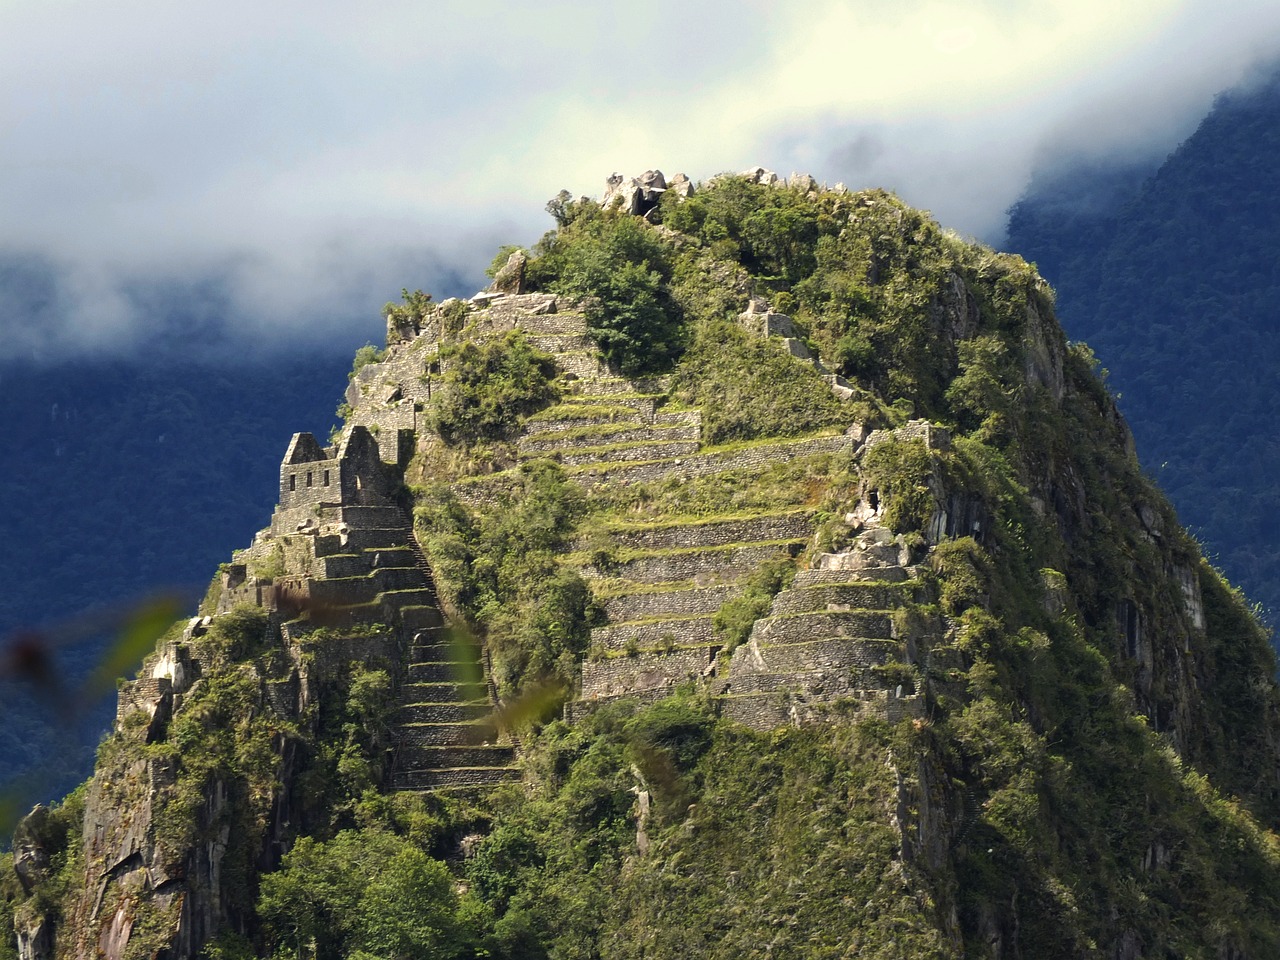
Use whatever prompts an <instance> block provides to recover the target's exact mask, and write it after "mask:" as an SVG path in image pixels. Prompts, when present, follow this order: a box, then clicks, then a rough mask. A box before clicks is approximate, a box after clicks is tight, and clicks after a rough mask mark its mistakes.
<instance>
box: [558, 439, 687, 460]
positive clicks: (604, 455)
mask: <svg viewBox="0 0 1280 960" xmlns="http://www.w3.org/2000/svg"><path fill="white" fill-rule="evenodd" d="M645 440H646V441H648V442H639V443H631V444H627V445H626V446H622V447H609V448H608V449H590V448H587V449H584V450H563V451H562V452H561V453H559V454H558V455H556V459H557V460H559V461H560V462H561V463H563V464H564V465H565V466H567V467H578V466H585V465H589V464H595V463H630V462H632V461H635V460H645V461H647V460H656V459H658V458H660V457H687V456H690V455H691V454H695V453H697V452H698V441H697V440H676V439H671V440H653V439H651V438H645ZM612 442H613V441H612V440H610V443H612ZM605 446H608V445H607V444H605Z"/></svg>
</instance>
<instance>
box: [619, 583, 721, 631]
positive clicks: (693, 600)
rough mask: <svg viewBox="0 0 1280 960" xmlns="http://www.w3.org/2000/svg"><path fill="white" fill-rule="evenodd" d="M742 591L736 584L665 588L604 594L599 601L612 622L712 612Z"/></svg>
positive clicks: (700, 614)
mask: <svg viewBox="0 0 1280 960" xmlns="http://www.w3.org/2000/svg"><path fill="white" fill-rule="evenodd" d="M741 593H742V587H741V586H739V585H737V584H724V585H722V586H715V587H696V588H694V589H692V590H662V591H657V592H651V593H627V594H621V595H619V596H613V597H605V598H603V599H602V600H601V601H600V603H601V606H603V607H604V612H605V616H607V617H608V618H609V620H610V621H611V622H612V623H622V622H625V621H627V620H642V619H644V618H645V617H663V616H665V617H674V616H686V617H688V616H710V615H711V614H713V613H715V612H716V611H717V610H719V609H720V607H721V605H722V604H723V603H724V602H725V601H726V600H731V599H733V598H734V597H736V596H738V595H739V594H741Z"/></svg>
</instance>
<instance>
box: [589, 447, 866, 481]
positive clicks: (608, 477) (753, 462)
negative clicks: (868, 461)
mask: <svg viewBox="0 0 1280 960" xmlns="http://www.w3.org/2000/svg"><path fill="white" fill-rule="evenodd" d="M852 446H853V445H852V441H851V440H850V439H849V438H848V437H845V436H843V435H841V436H834V437H813V438H810V439H808V440H793V441H788V442H784V443H774V444H768V445H761V446H758V447H747V448H746V449H742V450H732V451H725V452H721V453H700V454H694V455H693V456H689V457H683V458H679V459H676V460H670V461H659V462H655V463H640V464H634V465H632V466H620V467H601V468H597V469H594V470H592V469H584V470H582V471H578V472H576V473H575V475H574V479H575V480H577V481H578V482H579V483H581V484H583V485H584V486H587V487H592V486H596V485H598V484H601V483H643V482H645V481H649V480H661V479H664V478H665V477H669V476H672V475H677V474H678V475H679V476H682V477H694V476H702V475H704V474H708V473H723V472H724V471H727V470H747V469H752V468H759V467H763V466H766V465H767V464H771V463H789V462H790V461H792V460H798V459H800V458H801V457H809V456H814V455H816V454H823V453H841V452H848V451H850V450H852Z"/></svg>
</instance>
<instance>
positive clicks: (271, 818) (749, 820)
mask: <svg viewBox="0 0 1280 960" xmlns="http://www.w3.org/2000/svg"><path fill="white" fill-rule="evenodd" d="M549 209H550V211H551V213H552V215H553V217H554V218H555V220H556V229H555V230H553V231H552V232H551V233H549V234H547V235H546V236H545V237H544V238H543V239H542V240H541V241H540V242H539V243H538V244H537V245H536V246H535V247H533V248H532V249H530V250H527V251H515V252H512V251H503V252H502V253H501V254H500V255H499V256H498V258H497V259H496V260H495V262H494V268H493V272H494V274H495V279H494V288H493V290H491V291H490V292H488V293H486V294H484V295H481V296H477V297H476V298H473V299H472V300H471V301H468V302H463V301H459V300H450V301H446V302H445V303H442V304H434V303H432V302H431V301H430V299H429V298H428V297H426V296H425V295H421V294H414V295H410V296H409V297H408V298H407V299H406V302H405V303H404V304H403V305H402V306H401V307H399V308H397V309H396V310H393V311H391V313H390V315H389V317H388V349H387V351H386V352H385V353H382V354H378V353H374V352H373V351H366V352H362V354H361V356H360V357H358V367H359V368H358V369H357V371H356V372H355V375H354V376H353V378H352V380H351V382H350V384H349V385H348V387H347V392H346V394H345V407H344V412H345V414H346V426H345V428H344V430H343V432H342V435H341V436H340V437H338V438H337V442H336V443H335V444H333V445H331V446H324V445H322V443H321V441H319V440H317V439H316V438H315V437H313V436H311V435H309V434H303V433H300V434H296V435H295V436H294V438H293V440H292V441H291V442H290V443H289V444H288V448H287V451H286V450H283V449H282V450H281V451H280V453H279V454H278V455H277V456H279V455H280V454H283V461H282V462H281V463H280V474H279V481H280V486H279V505H278V507H277V509H276V512H275V514H274V515H273V517H272V519H271V524H270V526H269V527H267V528H266V529H264V530H263V531H261V532H260V533H259V534H258V535H257V536H255V537H254V539H253V542H252V543H251V544H248V543H247V544H246V545H245V550H244V551H242V552H239V553H238V554H237V555H236V556H235V557H233V558H231V562H229V563H228V564H226V565H225V566H224V567H223V568H222V570H220V572H219V574H218V575H217V576H216V577H215V578H214V582H213V584H212V585H211V587H210V590H209V593H208V595H207V596H206V598H205V601H204V604H203V606H202V609H201V613H202V615H203V616H202V617H201V618H199V619H197V620H193V621H190V622H184V623H178V624H175V625H174V627H173V628H172V629H171V630H170V631H169V632H168V633H167V634H166V635H165V636H164V637H162V638H161V640H160V642H159V644H158V645H157V649H156V651H155V653H154V654H153V655H152V656H151V657H149V658H148V660H147V662H146V663H145V664H144V668H143V670H142V671H141V673H140V674H139V677H138V679H137V680H135V681H132V682H129V683H126V684H124V685H123V686H122V688H121V691H120V696H119V708H118V712H117V721H116V725H115V728H114V731H113V733H112V735H111V736H110V737H108V739H107V740H106V741H104V743H103V745H102V748H101V750H100V753H99V759H98V767H97V769H96V771H95V775H94V778H93V779H92V780H91V781H90V782H89V784H88V785H87V786H86V787H85V788H83V789H82V790H81V791H78V792H77V793H76V794H73V795H72V796H71V797H69V798H68V799H67V800H66V801H65V802H64V803H63V804H62V805H61V806H59V807H57V808H54V809H43V808H42V809H40V810H37V811H36V812H35V813H33V814H32V815H31V816H30V817H28V818H27V819H25V820H24V821H23V823H22V824H21V825H20V827H19V830H18V834H17V836H16V838H15V844H14V852H13V854H12V856H11V859H9V858H6V859H5V860H4V861H0V884H3V886H0V890H3V896H4V898H5V900H6V901H7V903H8V905H9V909H8V910H6V911H5V913H4V915H3V916H4V917H5V918H9V917H11V918H12V924H13V935H12V936H11V937H6V938H5V939H4V940H3V941H0V951H8V954H9V955H11V954H12V953H13V952H14V950H15V949H16V951H17V953H18V954H19V955H20V956H21V957H23V958H24V960H37V958H40V960H43V958H51V957H71V956H84V955H92V954H94V953H101V954H102V955H104V956H106V957H109V958H111V960H120V958H126V957H127V958H132V957H158V956H163V957H167V958H178V957H182V958H186V957H195V956H198V955H199V954H200V953H201V952H202V951H204V952H206V953H207V954H208V955H213V956H223V957H247V956H272V957H285V956H308V957H310V956H314V957H317V958H325V960H327V958H331V957H333V958H336V957H345V956H359V957H367V956H378V957H402V956H403V957H408V956H415V957H418V956H423V957H476V956H498V957H533V958H536V957H555V958H584V960H585V958H590V957H609V958H632V957H634V958H639V957H648V958H667V957H670V958H677V957H680V958H683V957H688V956H700V957H725V958H728V957H740V956H754V955H762V954H770V955H776V956H787V957H800V958H810V957H812V958H818V957H822V958H826V957H832V958H834V957H844V956H853V955H856V956H860V957H883V958H889V957H913V958H915V957H925V958H933V957H937V958H960V957H994V958H1002V960H1003V958H1017V957H1037V958H1057V957H1062V958H1076V957H1107V958H1117V960H1136V958H1139V957H1153V956H1177V957H1204V958H1211V957H1212V958H1221V957H1231V958H1234V960H1239V958H1258V960H1261V958H1266V957H1271V956H1275V955H1276V954H1277V953H1278V952H1280V920H1278V919H1277V918H1280V910H1278V909H1277V907H1280V904H1277V902H1276V897H1277V891H1278V890H1280V843H1278V841H1277V837H1276V834H1275V830H1276V827H1277V824H1278V823H1280V692H1278V691H1277V687H1276V684H1275V681H1274V677H1273V675H1274V670H1275V661H1274V656H1273V654H1272V652H1271V649H1270V646H1269V644H1268V641H1267V635H1266V633H1265V632H1264V631H1263V630H1262V628H1261V627H1260V626H1259V625H1258V623H1257V622H1256V621H1255V620H1254V619H1253V618H1252V617H1251V615H1250V612H1249V610H1248V608H1247V606H1246V605H1245V604H1244V602H1243V601H1242V600H1241V598H1240V597H1239V595H1238V594H1237V593H1235V592H1234V591H1233V590H1232V589H1231V588H1230V587H1229V586H1228V585H1227V584H1226V583H1225V582H1224V581H1223V580H1222V579H1221V577H1220V576H1219V575H1218V574H1217V573H1216V571H1215V570H1214V569H1213V568H1212V567H1211V566H1210V565H1209V564H1208V563H1206V562H1205V561H1204V560H1203V559H1202V558H1201V556H1200V554H1199V549H1198V547H1197V545H1196V543H1195V542H1194V540H1192V539H1191V538H1190V537H1189V536H1188V535H1187V534H1186V533H1185V532H1184V531H1183V530H1182V528H1181V527H1179V525H1178V523H1177V520H1176V518H1175V516H1174V513H1173V511H1172V509H1171V508H1170V506H1169V504H1168V503H1167V502H1166V501H1165V499H1164V497H1163V496H1162V495H1161V494H1160V492H1159V491H1158V490H1157V489H1156V488H1155V487H1154V486H1153V485H1152V484H1151V483H1150V482H1149V481H1148V480H1147V479H1146V478H1145V477H1144V476H1143V474H1142V472H1141V470H1140V468H1139V466H1138V462H1137V458H1136V455H1135V452H1134V449H1133V445H1132V439H1131V437H1130V435H1129V432H1128V429H1127V427H1126V425H1125V423H1124V421H1123V419H1122V418H1121V417H1120V415H1119V413H1118V411H1117V409H1116V406H1115V403H1114V401H1113V400H1112V398H1111V397H1110V396H1109V395H1108V394H1107V392H1106V390H1105V389H1104V388H1103V386H1102V385H1101V384H1100V383H1099V381H1098V380H1097V378H1096V375H1095V371H1094V368H1093V364H1092V360H1091V357H1090V355H1089V353H1088V351H1087V350H1085V349H1083V348H1081V347H1075V346H1070V345H1068V343H1067V341H1066V339H1065V337H1064V336H1063V334H1062V331H1061V330H1060V328H1059V327H1058V325H1057V322H1056V320H1055V319H1054V315H1053V297H1052V293H1051V291H1050V290H1049V288H1048V286H1047V285H1046V284H1045V282H1044V281H1043V280H1042V279H1041V278H1040V277H1039V276H1038V275H1037V274H1036V272H1035V271H1034V270H1033V269H1032V268H1031V267H1030V266H1028V264H1027V263H1026V262H1024V261H1023V260H1022V259H1021V258H1019V257H1016V256H1010V255H1006V254H999V253H995V252H993V251H991V250H988V249H985V248H982V247H979V246H975V245H972V244H969V243H966V242H964V241H962V240H960V239H959V238H957V237H956V236H954V235H952V234H949V233H947V232H945V231H943V230H941V229H940V228H939V227H938V226H937V225H936V224H934V223H932V222H931V221H930V220H929V219H928V218H927V217H926V216H925V215H923V214H921V213H920V212H918V211H914V210H912V209H910V208H908V207H906V206H905V205H904V204H902V203H901V202H900V201H898V200H897V199H896V198H894V197H892V196H890V195H888V194H885V193H883V192H880V191H867V192H862V193H849V192H845V191H832V190H826V189H823V188H820V187H819V186H818V185H816V184H815V183H813V182H812V180H810V179H808V178H803V177H797V178H793V180H792V182H790V183H782V182H778V181H776V178H774V177H772V176H771V175H770V174H768V172H767V171H760V170H757V171H753V172H752V173H751V174H750V175H747V176H733V175H725V176H722V177H719V178H717V179H716V180H714V181H713V182H711V183H704V184H698V185H694V184H692V183H690V182H689V181H688V180H687V179H685V178H674V179H673V180H672V181H671V182H670V183H669V184H668V183H667V182H666V181H665V180H663V178H661V176H660V175H658V174H656V172H651V174H650V175H647V176H646V177H645V178H641V179H640V180H639V181H636V182H628V181H616V182H611V183H610V190H609V193H608V194H607V197H606V202H605V203H604V204H603V205H602V204H601V203H599V202H597V201H595V200H590V199H581V200H573V199H572V198H571V197H570V196H569V195H567V194H562V195H561V196H560V197H559V198H557V200H555V201H553V202H552V204H551V205H550V207H549ZM10 944H14V945H16V946H10ZM5 955H6V954H5V953H2V952H0V956H5Z"/></svg>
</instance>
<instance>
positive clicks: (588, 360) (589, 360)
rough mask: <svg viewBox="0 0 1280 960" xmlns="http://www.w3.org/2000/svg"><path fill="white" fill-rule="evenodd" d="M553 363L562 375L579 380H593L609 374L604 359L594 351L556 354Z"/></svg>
mask: <svg viewBox="0 0 1280 960" xmlns="http://www.w3.org/2000/svg"><path fill="white" fill-rule="evenodd" d="M555 361H556V367H557V368H558V369H559V370H560V372H561V373H562V374H571V375H572V376H574V377H577V378H578V379H580V380H586V379H594V378H597V377H600V376H601V375H603V374H607V373H608V372H609V368H608V366H607V365H606V364H605V362H604V358H603V357H601V356H600V355H599V354H598V353H596V352H594V351H582V352H577V353H560V354H556V357H555Z"/></svg>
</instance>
